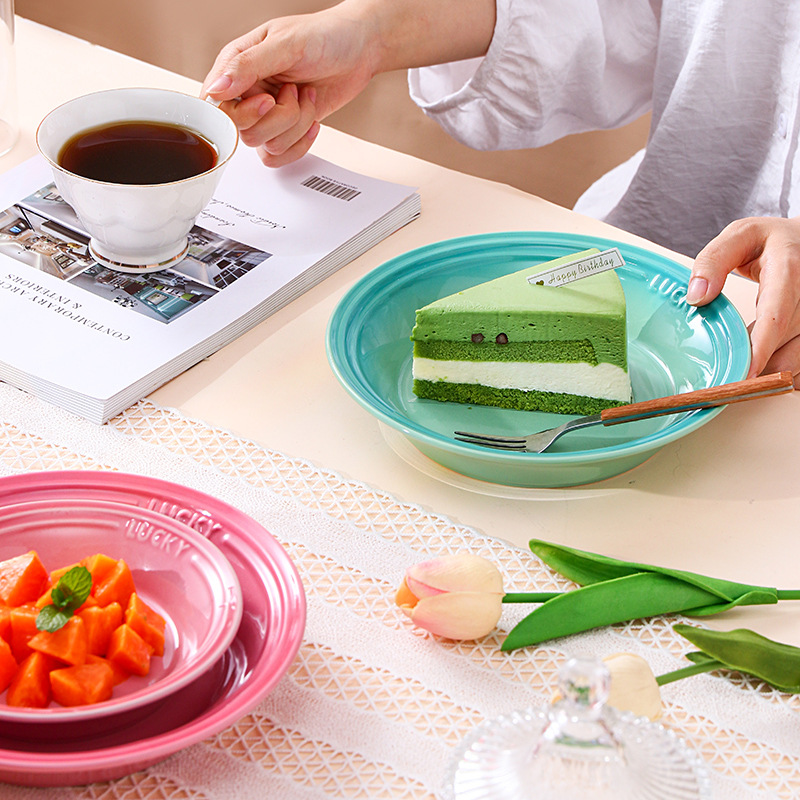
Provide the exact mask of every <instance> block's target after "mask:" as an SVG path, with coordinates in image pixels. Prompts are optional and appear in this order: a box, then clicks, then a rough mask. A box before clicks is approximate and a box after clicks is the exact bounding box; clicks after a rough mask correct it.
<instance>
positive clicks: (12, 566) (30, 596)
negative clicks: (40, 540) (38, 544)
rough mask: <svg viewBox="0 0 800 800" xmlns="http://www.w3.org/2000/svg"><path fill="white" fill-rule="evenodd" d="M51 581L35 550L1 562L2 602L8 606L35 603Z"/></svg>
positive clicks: (0, 592)
mask: <svg viewBox="0 0 800 800" xmlns="http://www.w3.org/2000/svg"><path fill="white" fill-rule="evenodd" d="M48 580H49V576H48V574H47V570H46V569H45V568H44V564H42V562H41V560H40V559H39V556H38V554H37V553H36V551H35V550H30V551H29V552H27V553H23V554H22V555H21V556H15V557H14V558H9V559H6V560H5V561H2V562H0V601H2V602H3V603H5V604H6V605H7V606H21V605H23V604H24V603H33V602H34V601H35V600H36V599H37V598H38V597H39V595H40V594H41V593H42V592H43V591H44V588H45V586H46V585H47V582H48Z"/></svg>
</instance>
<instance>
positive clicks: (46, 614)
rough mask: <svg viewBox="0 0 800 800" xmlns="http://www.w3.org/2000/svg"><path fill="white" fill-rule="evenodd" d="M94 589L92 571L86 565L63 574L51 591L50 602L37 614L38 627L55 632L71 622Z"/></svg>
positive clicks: (38, 628)
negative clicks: (71, 618)
mask: <svg viewBox="0 0 800 800" xmlns="http://www.w3.org/2000/svg"><path fill="white" fill-rule="evenodd" d="M91 591H92V573H91V572H89V570H88V569H86V567H73V568H72V569H70V570H68V571H67V572H65V573H64V574H63V575H62V576H61V580H59V582H58V583H57V584H56V585H55V586H54V587H53V590H52V591H51V592H50V600H51V602H50V604H49V605H46V606H45V607H44V608H43V609H42V610H41V611H40V612H39V613H38V615H37V616H36V629H37V630H40V631H48V632H50V633H54V632H55V631H57V630H58V629H59V628H63V627H64V625H66V624H67V622H69V619H70V617H71V616H72V615H73V614H74V613H75V611H76V610H77V609H78V608H80V607H81V606H82V605H83V604H84V603H85V602H86V598H87V597H88V596H89V593H90V592H91Z"/></svg>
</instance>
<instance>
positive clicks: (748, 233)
mask: <svg viewBox="0 0 800 800" xmlns="http://www.w3.org/2000/svg"><path fill="white" fill-rule="evenodd" d="M764 238H765V232H764V230H763V229H762V226H761V225H760V223H759V221H758V220H755V219H749V220H737V221H736V222H732V223H731V224H730V225H728V226H727V227H726V228H725V229H724V230H723V231H722V233H720V234H719V235H718V236H716V237H715V238H714V239H712V240H711V241H710V242H709V243H708V244H707V245H706V246H705V247H704V248H703V249H702V250H701V251H700V252H699V253H698V254H697V258H695V260H694V265H693V266H692V274H691V276H690V278H689V285H688V288H687V290H686V302H687V303H689V304H690V305H693V306H702V305H706V304H707V303H710V302H711V301H712V300H713V299H714V298H715V297H717V295H719V293H720V292H721V291H722V288H723V286H724V285H725V280H726V278H727V277H728V275H729V274H730V273H731V272H733V271H734V270H736V269H743V268H746V267H748V265H750V264H751V263H752V262H753V261H755V260H756V259H758V257H759V256H760V255H761V251H762V250H763V246H764Z"/></svg>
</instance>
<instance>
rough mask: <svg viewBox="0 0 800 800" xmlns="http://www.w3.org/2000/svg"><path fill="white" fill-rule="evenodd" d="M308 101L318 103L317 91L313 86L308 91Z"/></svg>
mask: <svg viewBox="0 0 800 800" xmlns="http://www.w3.org/2000/svg"><path fill="white" fill-rule="evenodd" d="M308 99H309V100H310V101H311V102H312V103H316V102H317V90H316V89H315V88H314V87H313V86H312V87H311V88H310V89H309V90H308Z"/></svg>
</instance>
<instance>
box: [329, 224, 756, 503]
mask: <svg viewBox="0 0 800 800" xmlns="http://www.w3.org/2000/svg"><path fill="white" fill-rule="evenodd" d="M588 247H599V248H600V249H607V248H609V247H617V248H619V250H620V252H621V253H622V257H623V258H624V260H625V266H624V267H622V268H620V269H618V270H617V274H618V275H619V278H620V280H621V282H622V286H623V289H624V290H625V297H626V302H627V308H628V348H629V349H628V359H629V370H630V375H631V383H632V384H633V394H634V399H635V400H649V399H652V398H654V397H662V396H665V395H670V394H676V393H678V392H686V391H691V390H693V389H702V388H704V387H707V386H716V385H719V384H722V383H729V382H731V381H737V380H742V379H743V378H745V377H746V375H747V370H748V368H749V365H750V342H749V337H748V334H747V329H746V328H745V325H744V322H743V321H742V319H741V317H740V316H739V313H738V312H737V311H736V309H735V308H734V307H733V305H732V304H731V303H730V302H729V301H728V300H727V298H725V297H722V296H721V297H719V298H717V299H716V300H715V301H714V302H713V303H711V304H710V305H708V306H706V307H704V308H699V309H698V308H694V307H692V306H689V305H688V304H687V303H686V282H687V279H688V276H689V270H688V269H686V267H683V266H681V265H680V264H677V263H676V262H674V261H672V260H670V259H668V258H665V257H664V256H661V255H658V254H656V253H651V252H649V251H647V250H644V249H642V248H639V247H634V246H632V245H627V244H623V243H622V242H615V241H610V240H608V239H599V238H594V237H590V236H580V235H576V234H569V233H549V232H537V231H520V232H510V233H492V234H482V235H479V236H467V237H463V238H460V239H450V240H447V241H444V242H438V243H436V244H432V245H427V246H425V247H420V248H418V249H416V250H412V251H410V252H408V253H405V254H404V255H401V256H398V257H397V258H393V259H391V260H389V261H387V262H386V263H384V264H382V265H381V266H379V267H377V268H376V269H374V270H373V271H372V272H370V273H369V274H368V275H366V276H365V277H364V278H362V279H361V280H360V281H358V282H357V283H356V284H355V285H354V286H353V287H352V288H351V289H350V290H349V291H348V292H347V294H346V295H345V296H344V297H343V298H342V300H341V301H340V303H339V305H338V306H337V308H336V309H335V311H334V313H333V315H332V317H331V319H330V322H329V324H328V332H327V349H328V360H329V362H330V364H331V367H332V369H333V371H334V373H335V374H336V377H337V378H338V379H339V381H340V382H341V383H342V385H343V386H344V388H345V389H346V390H347V391H348V392H349V393H350V395H351V396H352V397H353V398H354V399H355V400H356V402H358V403H360V404H361V405H362V406H363V407H364V408H365V409H367V411H369V412H370V413H371V414H373V415H374V416H375V417H376V418H377V419H379V420H380V421H381V422H383V423H385V424H386V425H388V426H390V427H391V428H394V429H396V430H398V431H400V432H401V433H402V434H403V435H404V436H405V437H406V438H407V439H408V440H409V441H410V442H411V443H412V444H413V445H414V446H415V447H416V448H417V449H418V450H419V451H420V452H421V453H423V454H424V455H426V456H427V457H428V458H430V459H432V460H433V461H435V462H436V463H437V464H439V465H441V466H443V467H447V468H449V469H451V470H454V471H455V472H457V473H459V474H461V475H466V476H468V477H470V478H476V479H478V480H481V481H488V482H490V483H495V484H502V485H504V486H522V487H537V488H553V487H561V486H579V485H583V484H587V483H592V482H594V481H598V480H602V479H604V478H609V477H612V476H614V475H619V474H620V473H622V472H625V471H627V470H629V469H631V468H633V467H636V466H638V465H639V464H641V463H642V462H643V461H645V460H646V459H647V458H649V457H650V456H651V455H653V454H654V453H655V452H656V451H657V450H659V449H660V448H661V447H663V446H664V445H666V444H668V443H670V442H673V441H675V440H676V439H679V438H681V437H682V436H686V435H687V434H689V433H691V432H692V431H694V430H697V428H699V427H700V426H701V425H704V424H705V423H707V422H708V421H709V420H710V419H712V417H714V416H715V415H716V414H718V413H719V412H720V411H721V410H722V409H721V408H715V409H707V410H703V411H693V412H686V413H683V414H675V415H671V416H665V417H660V418H657V419H652V420H643V421H640V422H631V423H626V424H623V425H615V426H613V427H608V428H604V427H601V426H598V427H595V428H587V429H585V430H579V431H576V432H575V433H571V434H569V435H567V436H564V437H562V438H561V439H560V440H559V441H558V442H556V444H555V445H554V446H553V448H552V449H551V450H549V451H548V452H546V453H509V452H503V451H501V450H492V449H488V448H485V447H480V446H478V445H471V444H465V443H462V442H458V441H456V440H455V439H454V438H453V431H455V430H467V431H483V432H487V433H497V434H505V435H520V434H526V433H532V432H534V431H538V430H542V429H543V428H550V427H553V426H554V425H558V424H560V423H562V422H563V421H564V420H565V419H567V417H564V416H560V415H556V414H544V413H540V412H535V411H509V410H506V409H498V408H489V407H483V406H470V405H460V404H457V403H440V402H437V401H435V400H421V399H419V398H417V397H416V396H415V395H414V394H413V392H412V389H411V386H412V379H411V341H410V339H409V335H410V333H411V328H412V326H413V325H414V313H415V311H416V309H417V308H420V307H421V306H424V305H426V304H427V303H430V302H431V301H432V300H435V299H437V298H439V297H443V296H445V295H448V294H451V293H453V292H457V291H460V290H461V289H464V288H466V287H468V286H473V285H475V284H476V283H481V282H482V281H486V280H489V279H491V278H495V277H498V276H499V275H503V274H506V273H508V272H514V271H516V270H519V269H522V268H523V267H524V266H525V265H526V264H537V263H540V262H543V261H549V260H550V259H553V258H557V257H558V256H563V255H568V254H570V253H574V252H577V251H579V250H585V249H586V248H588Z"/></svg>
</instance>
